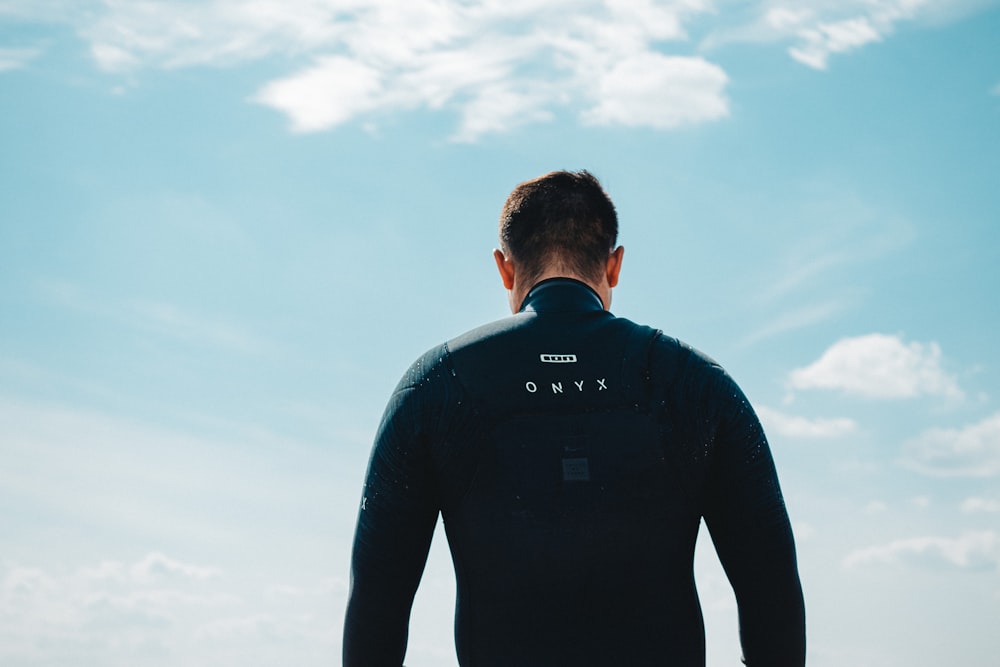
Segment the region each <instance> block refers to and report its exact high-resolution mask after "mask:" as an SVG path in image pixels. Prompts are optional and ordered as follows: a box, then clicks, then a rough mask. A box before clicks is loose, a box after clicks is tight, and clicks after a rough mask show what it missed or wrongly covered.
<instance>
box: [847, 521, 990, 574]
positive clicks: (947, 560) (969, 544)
mask: <svg viewBox="0 0 1000 667" xmlns="http://www.w3.org/2000/svg"><path fill="white" fill-rule="evenodd" d="M903 563H906V564H913V565H925V566H930V567H942V566H943V567H948V568H958V569H963V570H988V569H995V568H997V567H998V566H1000V534H998V533H997V532H995V531H992V530H985V531H978V532H968V533H964V534H963V535H961V536H959V537H956V538H948V537H913V538H907V539H901V540H894V541H892V542H889V543H888V544H884V545H879V546H873V547H866V548H863V549H857V550H855V551H852V552H851V553H850V554H848V555H847V557H846V558H844V561H843V564H844V566H845V567H847V568H853V567H861V566H868V565H899V564H903Z"/></svg>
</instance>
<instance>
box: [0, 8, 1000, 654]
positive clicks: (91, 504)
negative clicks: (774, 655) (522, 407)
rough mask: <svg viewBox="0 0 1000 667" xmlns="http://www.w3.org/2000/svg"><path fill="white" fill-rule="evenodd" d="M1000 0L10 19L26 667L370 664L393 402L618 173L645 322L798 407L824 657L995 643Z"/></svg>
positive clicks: (425, 644) (633, 287) (788, 462)
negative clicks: (574, 175)
mask: <svg viewBox="0 0 1000 667" xmlns="http://www.w3.org/2000/svg"><path fill="white" fill-rule="evenodd" d="M998 5H1000V3H997V2H995V1H994V0H968V1H963V0H957V1H948V0H940V1H937V2H934V1H932V0H865V1H861V0H846V1H840V2H824V1H817V0H800V1H799V2H795V3H791V2H787V3H783V2H729V1H725V0H719V1H717V2H714V3H713V2H707V1H701V0H678V1H676V2H653V1H652V0H647V1H642V0H632V1H627V0H618V1H610V0H608V1H605V2H597V1H585V0H579V1H576V2H564V1H559V0H552V1H549V2H540V1H537V0H507V1H506V2H493V1H478V2H476V1H467V2H457V1H454V0H438V1H433V2H432V1H430V0H414V1H411V2H407V3H405V4H404V3H396V2H391V1H390V0H350V1H348V0H340V1H338V0H283V1H281V2H278V1H277V0H265V1H260V2H254V3H248V2H236V1H234V0H233V1H225V0H210V1H206V2H179V1H178V2H161V1H157V0H149V1H146V2H141V3H130V2H114V1H110V0H109V1H106V2H90V1H87V0H80V1H77V2H63V1H60V0H51V1H42V2H39V1H37V0H34V1H32V2H27V1H21V0H0V96H2V97H0V99H2V109H3V113H2V120H0V147H2V150H0V309H2V311H0V312H2V313H3V314H2V316H0V461H2V464H0V517H2V518H0V662H2V663H3V664H5V665H54V664H70V663H71V664H79V665H102V666H103V665H119V664H121V665H143V666H146V665H150V666H153V665H176V664H213V665H241V666H242V665H273V664H300V665H319V664H330V663H331V662H332V663H334V664H335V663H336V662H337V660H338V659H339V657H338V656H339V651H340V629H341V623H342V618H343V606H344V603H345V596H346V586H347V574H348V550H349V545H350V540H351V534H352V531H353V522H354V519H355V516H356V511H357V501H358V498H359V494H360V484H361V480H362V477H363V474H364V466H365V463H366V459H367V455H368V449H369V447H370V443H371V438H372V436H373V433H374V429H375V427H376V424H377V421H378V418H379V415H380V413H381V410H382V407H383V405H384V401H385V399H386V398H387V396H388V393H389V392H390V391H391V389H392V387H393V386H394V385H395V383H396V381H397V379H398V378H399V376H400V375H401V373H402V372H403V370H404V369H405V368H406V366H407V365H408V364H409V362H410V361H411V360H412V359H413V358H415V357H416V356H417V355H419V354H420V353H421V352H423V351H424V350H425V349H427V348H429V347H430V346H432V345H434V344H436V343H438V342H440V341H441V340H444V339H447V338H450V337H452V336H454V335H457V334H458V333H461V332H462V331H464V330H466V329H468V328H470V327H472V326H475V325H477V324H479V323H481V322H484V321H487V320H491V319H495V318H497V317H500V316H503V315H504V314H505V312H506V310H505V309H506V295H505V293H504V291H503V289H502V286H501V285H500V282H499V279H498V277H497V276H496V275H495V268H494V267H493V263H492V259H491V257H490V252H491V250H492V248H493V247H494V245H495V243H496V240H495V237H496V228H495V225H496V218H497V215H498V213H499V209H500V206H501V204H502V202H503V200H504V198H505V197H506V195H507V193H508V192H509V191H510V189H511V188H512V187H513V186H514V185H515V184H516V183H518V182H520V181H522V180H524V179H527V178H530V177H532V176H535V175H538V174H541V173H544V172H546V171H549V170H551V169H559V168H570V169H580V168H586V169H589V170H591V171H592V172H593V173H595V174H596V175H597V176H598V177H600V178H601V179H602V181H603V182H604V184H605V186H606V188H607V189H608V191H609V192H610V194H611V195H612V197H613V198H614V200H615V202H616V204H617V206H618V210H619V215H620V218H621V226H622V238H621V241H622V243H623V244H624V245H625V247H626V254H625V265H624V269H623V274H622V282H621V284H620V286H619V288H618V289H616V290H615V294H614V304H613V310H614V311H615V312H616V313H617V314H619V315H623V316H626V317H630V318H632V319H635V320H638V321H641V322H644V323H648V324H652V325H655V326H657V327H660V328H663V329H664V330H665V331H666V332H668V333H669V334H671V335H674V336H677V337H679V338H681V339H683V340H685V341H687V342H688V343H690V344H692V345H694V346H695V347H697V348H699V349H701V350H703V351H705V352H706V353H708V354H709V355H711V356H713V357H714V358H716V359H717V360H719V361H720V363H722V364H723V365H724V366H725V367H726V368H727V369H728V370H729V371H730V372H731V373H732V374H733V375H734V376H735V378H736V379H737V381H738V382H739V383H740V384H741V386H742V387H743V388H744V390H745V391H746V393H747V394H748V396H749V397H750V399H751V401H752V402H753V403H754V405H755V407H756V408H757V409H758V412H759V413H760V415H761V418H762V421H763V422H764V424H765V427H766V429H767V432H768V435H769V438H770V440H771V442H772V447H773V450H774V453H775V457H776V459H777V463H778V467H779V472H780V474H781V478H782V483H783V488H784V490H785V495H786V500H787V503H788V506H789V511H790V514H791V516H792V520H793V523H794V525H795V527H796V536H797V540H798V544H799V558H800V565H801V570H802V577H803V582H804V586H805V592H806V599H807V611H808V618H809V662H810V664H811V665H814V666H816V667H823V666H826V665H842V664H853V665H862V666H863V665H878V666H880V667H882V666H892V665H907V666H908V667H912V666H913V665H928V666H930V665H939V664H962V665H970V666H986V665H992V664H994V663H995V659H996V654H997V652H998V650H1000V640H998V639H997V634H996V627H997V624H998V622H1000V481H998V480H1000V404H998V401H1000V382H998V379H997V378H998V369H1000V354H998V352H997V348H996V333H995V332H996V330H997V329H998V327H1000V309H998V307H997V297H996V295H995V291H996V288H997V287H998V286H1000V269H998V267H1000V250H998V247H1000V243H998V241H1000V238H998V236H1000V232H998V231H997V230H998V226H997V223H998V213H1000V197H998V195H997V186H998V180H997V174H998V173H1000V46H998V42H997V39H996V35H997V34H998V32H1000V7H998ZM404 6H405V9H401V7H404ZM439 538H440V536H439ZM697 567H698V569H697V573H698V580H699V589H700V591H701V594H702V598H703V604H704V607H705V616H706V622H707V626H708V645H709V665H711V666H712V667H715V666H719V667H721V666H723V665H729V664H734V662H735V660H736V658H737V657H738V652H739V649H738V644H737V636H736V612H735V603H734V602H733V599H732V594H731V593H730V592H729V590H728V587H727V584H726V582H725V579H724V575H723V574H722V572H721V569H720V568H719V566H718V565H717V563H716V562H715V560H714V555H713V554H712V550H711V546H710V544H709V543H707V541H706V542H703V543H700V545H699V554H698V566H697ZM597 576H599V575H597ZM453 591H454V585H453V583H452V581H451V572H450V565H449V563H448V559H447V550H446V548H445V547H444V544H443V542H442V540H441V539H438V540H436V543H435V546H434V547H433V549H432V554H431V560H430V563H429V565H428V570H427V573H426V576H425V580H424V584H423V587H422V589H421V592H420V593H419V594H418V600H417V605H416V607H415V610H414V619H413V630H412V632H411V647H410V654H409V657H408V659H407V664H409V665H413V666H417V667H419V666H421V665H425V666H429V665H447V664H454V657H453V655H454V651H453V648H452V642H451V619H450V617H451V614H452V609H453V607H452V605H453V603H452V595H453Z"/></svg>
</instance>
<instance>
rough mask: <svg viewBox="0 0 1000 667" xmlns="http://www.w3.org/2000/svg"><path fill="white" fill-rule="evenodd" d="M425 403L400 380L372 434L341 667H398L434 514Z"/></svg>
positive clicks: (413, 388) (411, 386)
mask: <svg viewBox="0 0 1000 667" xmlns="http://www.w3.org/2000/svg"><path fill="white" fill-rule="evenodd" d="M419 363H420V362H418V364H419ZM418 364H415V365H414V366H415V368H416V369H417V370H419V368H417V366H418ZM414 373H415V369H414V368H411V370H410V372H409V373H408V376H409V377H410V378H412V376H413V375H414ZM425 403H426V400H425V397H424V396H423V395H422V392H421V388H420V387H419V384H418V383H417V384H415V383H412V382H409V381H408V377H404V378H403V381H402V382H401V383H400V386H399V387H398V388H397V390H396V391H395V392H394V393H393V395H392V398H391V399H390V400H389V404H388V406H387V407H386V410H385V414H384V416H383V418H382V422H381V425H380V426H379V430H378V433H377V435H376V438H375V445H374V448H373V450H372V456H371V461H370V463H369V467H368V474H367V478H366V481H365V486H364V492H363V497H362V500H361V509H360V512H359V516H358V525H357V530H356V532H355V537H354V548H353V552H352V558H351V593H350V599H349V601H348V606H347V616H346V618H345V623H344V653H343V657H344V665H345V667H358V666H364V667H382V666H385V667H390V666H391V667H399V666H400V665H402V662H403V658H404V656H405V654H406V642H407V632H408V626H409V619H410V609H411V606H412V604H413V597H414V594H415V593H416V590H417V586H418V585H419V583H420V578H421V575H422V574H423V569H424V565H425V563H426V560H427V552H428V549H429V547H430V542H431V537H432V536H433V533H434V526H435V523H436V522H437V515H438V505H437V501H436V496H435V492H434V486H433V479H432V476H431V473H430V462H429V460H428V453H427V450H428V447H427V437H428V434H427V433H426V430H425V428H424V427H423V426H422V422H423V421H425V416H426V415H427V414H428V410H427V408H428V406H427V405H425Z"/></svg>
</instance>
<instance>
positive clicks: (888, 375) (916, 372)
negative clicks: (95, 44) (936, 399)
mask: <svg viewBox="0 0 1000 667" xmlns="http://www.w3.org/2000/svg"><path fill="white" fill-rule="evenodd" d="M789 384H790V386H791V387H792V388H793V389H839V390H841V391H843V392H846V393H848V394H855V395H858V396H863V397H866V398H913V397H917V396H922V395H928V396H943V397H946V398H950V399H958V398H961V397H962V396H963V393H962V390H961V389H959V387H958V384H957V383H956V381H955V379H954V378H953V377H951V376H950V375H948V374H946V373H945V372H944V370H943V369H942V368H941V348H940V346H939V345H938V344H937V343H934V342H931V343H918V342H912V343H906V342H904V341H903V340H902V339H901V338H900V337H899V336H889V335H885V334H868V335H865V336H858V337H856V338H843V339H841V340H839V341H837V342H836V343H834V344H833V345H832V346H831V347H830V348H829V349H827V350H826V351H825V352H824V353H823V354H822V355H821V356H820V358H819V359H817V360H816V361H815V362H813V363H812V364H810V365H808V366H806V367H804V368H798V369H796V370H794V371H792V372H791V374H790V375H789Z"/></svg>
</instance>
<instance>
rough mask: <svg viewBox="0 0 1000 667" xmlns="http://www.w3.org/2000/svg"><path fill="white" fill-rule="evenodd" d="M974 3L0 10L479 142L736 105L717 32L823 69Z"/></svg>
mask: <svg viewBox="0 0 1000 667" xmlns="http://www.w3.org/2000/svg"><path fill="white" fill-rule="evenodd" d="M975 2H978V0H975V1H974V0H950V1H949V2H944V3H938V2H930V0H848V1H847V2H837V3H835V2H829V0H803V1H802V2H797V3H795V4H794V5H791V4H788V3H779V2H773V1H771V0H760V1H758V2H756V3H751V4H750V5H749V6H747V3H738V4H737V3H735V2H730V1H728V0H720V1H719V2H709V1H708V0H665V1H660V2H654V1H653V0H577V1H571V0H549V1H542V0H509V1H503V0H471V1H470V0H410V1H408V2H405V3H404V2H398V1H397V0H257V1H256V2H252V3H248V2H239V1H238V0H208V1H206V2H198V3H187V2H185V3H178V2H169V1H167V0H147V1H146V2H119V1H114V2H95V1H90V2H78V3H75V4H74V3H67V2H64V1H62V0H45V1H39V2H28V1H26V0H24V1H18V0H10V1H8V2H7V3H6V4H5V5H4V6H0V9H4V7H6V11H7V12H8V13H9V14H11V15H13V16H17V17H21V18H30V19H31V20H35V21H49V22H53V23H70V24H72V25H74V26H75V27H76V29H77V31H78V33H79V34H80V35H81V36H82V37H83V38H84V39H85V40H86V41H87V43H88V46H89V50H90V54H91V56H92V58H93V60H94V62H95V63H96V64H97V65H98V67H100V68H101V69H103V70H105V71H108V72H112V73H114V72H119V73H134V72H137V71H139V70H141V69H145V68H164V69H173V68H181V67H205V66H208V67H228V66H235V65H239V64H242V63H246V62H250V61H257V60H262V59H265V58H270V59H273V60H275V61H277V60H279V59H280V61H282V62H287V63H289V67H290V68H291V71H289V73H288V74H287V75H285V76H279V77H277V78H276V79H274V80H272V81H270V82H267V83H263V84H262V85H261V86H260V88H259V89H258V90H257V92H256V93H255V94H253V95H252V96H250V100H251V101H252V102H255V103H258V104H262V105H265V106H268V107H271V108H273V109H276V110H278V111H280V112H281V113H283V114H285V115H286V116H287V117H288V119H289V120H290V125H291V128H292V130H293V131H295V132H316V131H321V130H325V129H328V128H333V127H337V126H338V125H341V124H343V123H347V122H350V121H352V120H358V119H363V120H364V121H365V122H366V124H371V123H374V122H377V121H378V120H379V119H380V118H381V117H383V116H384V114H388V113H399V112H408V111H413V110H416V109H430V110H433V111H444V112H448V113H453V114H455V115H456V116H457V118H458V127H457V128H456V130H455V132H454V134H453V137H452V138H453V139H456V140H459V141H474V140H476V139H477V138H479V137H481V136H483V135H485V134H488V133H493V132H501V131H509V130H511V129H512V128H515V127H517V126H519V125H523V124H525V123H533V122H541V121H546V120H550V119H553V118H555V117H556V115H557V113H560V112H566V113H569V114H573V115H576V116H577V117H578V119H579V121H580V122H581V123H583V124H590V125H623V126H627V127H650V128H655V129H661V130H663V129H672V128H677V127H682V126H687V125H691V124H696V123H704V122H710V121H715V120H718V119H720V118H724V117H726V116H727V115H728V114H729V101H728V99H727V96H726V86H727V84H728V81H729V77H728V75H727V74H726V73H725V72H724V71H723V70H722V68H721V67H719V66H718V65H717V64H715V63H713V62H710V61H709V60H708V59H707V56H706V53H707V52H708V51H707V49H710V48H711V47H712V45H717V44H720V43H725V42H733V41H742V42H756V43H776V44H782V45H789V46H788V47H787V48H788V52H789V55H790V56H791V57H792V58H795V59H796V60H798V61H799V62H802V63H803V64H805V65H807V66H809V67H812V68H815V69H825V68H826V67H827V65H828V62H829V60H830V58H831V56H833V55H836V54H846V53H849V52H851V51H855V50H857V49H860V48H863V47H864V46H866V45H869V44H872V43H875V42H879V41H882V40H884V39H885V38H886V37H888V36H889V35H890V34H892V32H893V31H894V29H895V27H896V26H897V24H899V23H901V22H904V21H910V20H917V19H921V18H923V17H928V16H938V15H941V14H942V13H946V11H945V9H942V5H944V6H946V9H947V10H948V11H958V10H955V9H954V8H955V7H964V6H967V5H974V4H975ZM693 28H697V29H698V31H699V35H697V36H694V37H693V36H692V35H691V34H690V33H691V30H692V29H693ZM667 43H669V44H670V45H669V47H665V44H667ZM0 53H2V52H0ZM22 55H23V54H14V55H12V56H11V58H13V59H12V60H10V62H12V63H19V62H22V60H20V59H19V58H21V56H22ZM15 56H16V57H15ZM2 62H3V58H2V56H0V63H2Z"/></svg>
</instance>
